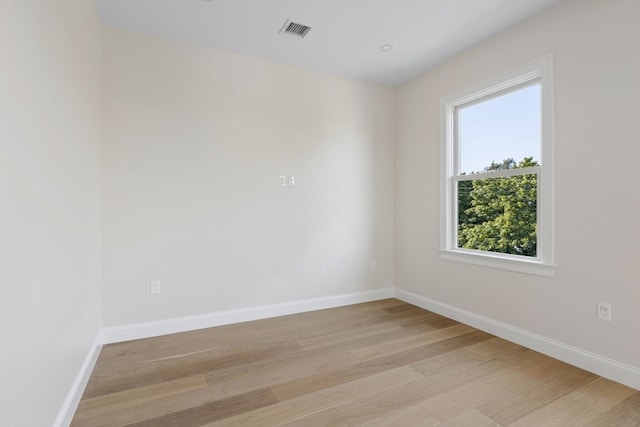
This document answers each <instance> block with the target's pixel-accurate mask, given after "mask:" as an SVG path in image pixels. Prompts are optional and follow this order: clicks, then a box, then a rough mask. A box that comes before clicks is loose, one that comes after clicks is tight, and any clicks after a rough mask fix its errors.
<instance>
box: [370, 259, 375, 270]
mask: <svg viewBox="0 0 640 427" xmlns="http://www.w3.org/2000/svg"><path fill="white" fill-rule="evenodd" d="M375 269H376V262H375V260H371V261H369V270H371V271H373V270H375Z"/></svg>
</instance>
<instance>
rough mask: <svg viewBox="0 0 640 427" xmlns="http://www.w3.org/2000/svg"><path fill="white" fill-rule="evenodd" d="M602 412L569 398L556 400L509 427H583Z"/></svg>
mask: <svg viewBox="0 0 640 427" xmlns="http://www.w3.org/2000/svg"><path fill="white" fill-rule="evenodd" d="M600 414H601V412H600V411H598V410H596V409H594V408H591V407H589V406H588V405H586V404H584V403H580V402H578V401H575V400H573V399H571V398H568V397H563V398H561V399H558V400H554V401H553V402H551V403H549V404H548V405H545V406H543V407H542V408H540V409H538V410H535V411H533V412H531V413H529V414H528V415H525V416H524V417H522V418H520V419H518V420H517V421H515V422H513V423H510V424H507V426H509V427H530V426H539V427H581V426H584V425H585V424H587V423H588V422H589V421H591V420H593V419H595V418H597V417H598V416H599V415H600Z"/></svg>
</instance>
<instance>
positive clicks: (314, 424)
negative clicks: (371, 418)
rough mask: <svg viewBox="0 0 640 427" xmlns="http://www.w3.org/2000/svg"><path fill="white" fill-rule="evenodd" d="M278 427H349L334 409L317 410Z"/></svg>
mask: <svg viewBox="0 0 640 427" xmlns="http://www.w3.org/2000/svg"><path fill="white" fill-rule="evenodd" d="M280 427H351V426H350V425H349V424H347V422H346V421H345V420H344V418H342V416H341V415H340V414H339V413H338V412H336V411H335V410H334V409H327V410H326V411H322V412H317V413H315V414H313V415H309V416H308V417H304V418H300V419H299V420H295V421H291V422H288V423H285V424H281V425H280Z"/></svg>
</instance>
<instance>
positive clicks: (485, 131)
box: [458, 84, 540, 174]
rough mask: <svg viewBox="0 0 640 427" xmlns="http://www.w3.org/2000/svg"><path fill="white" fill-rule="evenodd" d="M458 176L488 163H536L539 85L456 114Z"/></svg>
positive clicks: (463, 109)
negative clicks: (458, 156) (527, 161)
mask: <svg viewBox="0 0 640 427" xmlns="http://www.w3.org/2000/svg"><path fill="white" fill-rule="evenodd" d="M458 132H459V136H458V137H459V147H460V173H465V174H469V173H472V172H482V171H483V170H484V168H485V167H487V166H489V165H491V162H492V161H493V162H496V163H501V162H502V161H503V160H505V159H508V158H513V159H514V160H515V161H516V162H519V161H520V160H522V159H523V158H524V157H533V159H534V160H537V161H538V163H540V85H539V84H536V85H534V86H529V87H525V88H523V89H519V90H516V91H514V92H510V93H507V94H506V95H502V96H499V97H497V98H493V99H489V100H487V101H484V102H481V103H479V104H475V105H471V106H469V107H462V108H460V109H459V110H458Z"/></svg>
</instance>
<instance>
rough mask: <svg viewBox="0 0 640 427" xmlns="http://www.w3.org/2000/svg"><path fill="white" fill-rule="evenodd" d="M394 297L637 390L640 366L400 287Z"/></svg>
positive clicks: (395, 289) (639, 382)
mask: <svg viewBox="0 0 640 427" xmlns="http://www.w3.org/2000/svg"><path fill="white" fill-rule="evenodd" d="M394 296H395V297H396V298H397V299H399V300H402V301H404V302H407V303H409V304H413V305H416V306H418V307H420V308H424V309H425V310H429V311H432V312H434V313H437V314H440V315H442V316H445V317H448V318H450V319H453V320H457V321H458V322H461V323H464V324H467V325H469V326H473V327H474V328H477V329H480V330H482V331H485V332H488V333H490V334H493V335H496V336H498V337H500V338H504V339H506V340H508V341H511V342H514V343H516V344H520V345H522V346H524V347H527V348H530V349H532V350H535V351H538V352H540V353H543V354H545V355H547V356H551V357H553V358H555V359H558V360H561V361H563V362H566V363H568V364H570V365H573V366H577V367H578V368H582V369H584V370H586V371H589V372H593V373H594V374H597V375H600V376H602V377H605V378H608V379H610V380H613V381H617V382H619V383H622V384H625V385H627V386H629V387H632V388H634V389H636V390H640V369H639V368H636V367H634V366H631V365H626V364H624V363H620V362H617V361H615V360H612V359H609V358H606V357H604V356H600V355H598V354H595V353H591V352H588V351H586V350H583V349H580V348H577V347H573V346H571V345H568V344H565V343H562V342H560V341H555V340H552V339H550V338H547V337H544V336H542V335H538V334H535V333H532V332H529V331H527V330H524V329H520V328H518V327H515V326H513V325H510V324H508V323H504V322H500V321H497V320H494V319H491V318H489V317H485V316H482V315H479V314H476V313H472V312H470V311H466V310H463V309H461V308H458V307H454V306H452V305H449V304H445V303H443V302H440V301H436V300H433V299H430V298H427V297H424V296H422V295H418V294H416V293H413V292H409V291H406V290H404V289H400V288H397V287H396V288H394Z"/></svg>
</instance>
